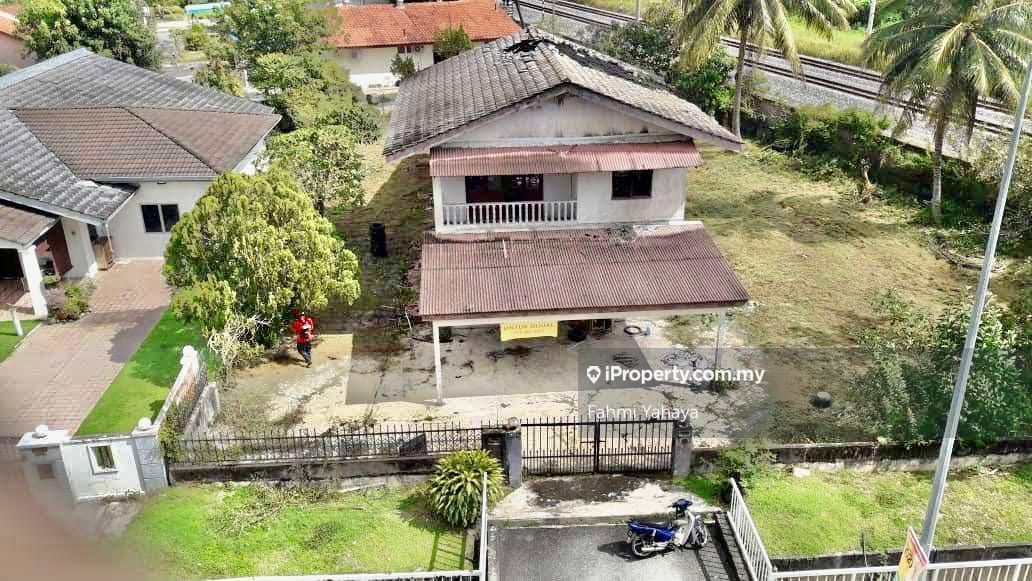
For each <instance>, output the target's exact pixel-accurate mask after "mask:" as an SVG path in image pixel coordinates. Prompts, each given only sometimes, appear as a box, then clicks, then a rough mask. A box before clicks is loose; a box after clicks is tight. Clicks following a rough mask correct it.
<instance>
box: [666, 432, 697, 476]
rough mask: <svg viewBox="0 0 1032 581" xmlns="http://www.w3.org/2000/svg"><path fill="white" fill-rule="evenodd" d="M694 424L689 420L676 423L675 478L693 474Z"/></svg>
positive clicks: (673, 464) (674, 445)
mask: <svg viewBox="0 0 1032 581" xmlns="http://www.w3.org/2000/svg"><path fill="white" fill-rule="evenodd" d="M692 431H693V430H692V423H691V422H690V421H688V420H677V421H676V422H674V444H673V449H672V450H671V452H672V454H673V462H672V463H671V465H672V467H673V470H672V471H673V476H674V478H681V477H683V476H688V475H689V474H691V473H692V455H693V450H694V448H695V438H693V437H692Z"/></svg>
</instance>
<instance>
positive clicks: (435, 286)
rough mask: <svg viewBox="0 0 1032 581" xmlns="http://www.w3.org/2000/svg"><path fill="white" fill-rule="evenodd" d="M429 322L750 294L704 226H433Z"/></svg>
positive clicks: (673, 304)
mask: <svg viewBox="0 0 1032 581" xmlns="http://www.w3.org/2000/svg"><path fill="white" fill-rule="evenodd" d="M422 256H423V258H422V268H421V274H420V276H421V280H420V291H419V312H420V315H422V316H423V317H425V318H428V319H449V318H451V319H456V318H463V319H465V318H478V317H490V316H492V315H494V316H498V315H503V314H519V315H533V314H546V313H547V314H557V313H585V312H617V311H648V310H668V309H682V308H702V307H707V306H710V307H717V306H733V305H741V304H743V303H745V302H746V301H748V300H749V293H748V292H747V291H746V290H745V288H744V287H743V286H742V284H741V282H739V280H738V277H737V276H736V275H735V273H734V271H733V270H732V269H731V266H730V265H728V263H727V260H725V259H724V256H723V255H722V254H721V253H720V250H719V249H718V248H717V246H716V244H714V243H713V240H712V239H711V238H710V237H709V235H708V234H707V233H706V230H705V229H704V228H703V227H702V226H701V225H699V224H685V225H677V226H639V227H635V228H633V230H631V231H630V233H623V232H621V231H620V230H619V229H612V230H605V229H592V230H556V231H545V232H541V231H537V232H535V231H531V232H508V233H493V234H450V235H449V234H439V233H434V232H428V233H427V234H426V236H425V239H424V241H423V251H422Z"/></svg>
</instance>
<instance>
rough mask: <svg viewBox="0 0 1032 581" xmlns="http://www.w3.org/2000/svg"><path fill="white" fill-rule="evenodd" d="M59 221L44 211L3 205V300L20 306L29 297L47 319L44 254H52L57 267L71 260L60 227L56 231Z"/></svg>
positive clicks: (0, 235)
mask: <svg viewBox="0 0 1032 581" xmlns="http://www.w3.org/2000/svg"><path fill="white" fill-rule="evenodd" d="M58 221H59V220H58V218H57V217H55V216H52V215H49V214H45V213H43V212H37V211H34V210H30V209H28V208H25V207H22V206H15V205H13V204H6V203H5V204H0V300H2V301H3V302H4V303H7V304H11V305H16V304H18V303H19V302H20V301H21V299H22V297H24V296H25V295H26V294H27V295H28V296H29V302H30V303H31V305H32V312H33V314H34V315H35V316H37V317H46V316H47V314H48V313H47V301H46V296H45V295H44V293H43V271H42V269H41V268H40V265H39V261H40V254H46V253H50V254H51V256H52V259H53V261H54V263H55V268H60V267H59V265H58V264H59V263H61V262H66V261H67V249H63V251H64V252H63V254H62V252H61V251H62V248H60V245H61V244H59V243H58V240H57V238H60V243H62V244H63V241H64V237H63V235H60V236H56V235H50V233H51V232H52V231H53V232H56V233H57V234H61V229H60V228H56V229H55V228H54V226H55V225H57V223H58Z"/></svg>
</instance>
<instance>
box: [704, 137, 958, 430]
mask: <svg viewBox="0 0 1032 581" xmlns="http://www.w3.org/2000/svg"><path fill="white" fill-rule="evenodd" d="M703 156H704V159H705V160H706V166H705V167H703V168H700V169H698V170H693V171H692V172H690V173H689V178H688V199H687V204H686V210H685V216H686V218H687V219H701V220H702V221H703V223H704V224H705V225H706V228H707V230H708V231H709V232H710V234H711V235H712V236H713V238H714V240H715V241H716V243H717V245H718V246H719V247H720V249H721V250H722V251H723V252H724V254H725V255H726V256H727V258H728V260H729V261H730V263H731V265H732V266H733V267H734V269H735V272H736V273H737V274H738V276H739V277H740V278H741V280H742V282H743V284H744V285H745V287H746V289H747V290H748V291H749V293H750V294H751V295H752V297H753V299H754V301H755V302H756V307H755V310H754V311H753V312H751V313H740V314H738V315H737V316H736V317H735V318H734V321H733V329H734V330H735V331H736V332H737V333H739V334H740V335H742V339H743V340H744V341H745V342H746V344H747V345H749V346H751V347H758V348H767V349H768V350H767V352H766V353H767V355H768V357H767V359H766V360H765V361H763V362H762V366H763V367H765V368H766V369H767V370H768V377H769V378H771V379H772V380H777V381H778V385H775V386H773V387H768V392H769V393H770V394H771V395H772V396H773V398H774V401H772V402H770V404H771V405H768V406H767V409H768V410H769V411H770V415H771V416H772V418H773V421H772V422H771V426H770V427H771V431H770V432H769V433H767V434H766V435H768V436H770V437H773V438H775V439H778V440H792V439H807V438H812V439H822V438H825V437H843V436H844V434H842V433H833V432H835V430H834V426H833V425H832V424H833V422H832V421H831V419H830V418H829V417H828V414H827V413H823V412H822V414H823V415H821V417H810V416H812V415H814V414H815V412H814V410H813V409H812V408H811V407H810V405H809V404H808V403H807V401H806V397H807V396H808V395H810V394H812V393H814V392H816V391H820V390H825V391H829V392H831V393H832V395H834V396H836V401H838V400H839V399H840V398H839V397H838V396H840V395H841V394H842V393H844V388H845V387H846V385H847V383H848V378H849V373H848V371H849V370H850V365H855V364H856V362H855V361H852V360H846V355H844V353H846V352H844V351H842V350H841V349H836V348H847V349H848V348H853V347H856V342H855V340H854V336H855V333H856V331H857V330H858V329H860V328H863V327H870V326H871V325H877V324H879V322H880V320H879V319H878V317H877V315H876V313H875V312H874V309H873V307H872V303H871V301H872V299H873V298H874V297H875V296H876V295H877V294H879V293H883V292H885V291H886V290H889V289H896V290H897V291H899V293H900V294H901V295H903V297H904V298H906V299H907V300H910V301H913V302H915V303H916V304H917V305H919V306H921V307H922V308H924V309H927V310H931V311H933V312H935V311H938V310H939V309H941V308H942V305H944V304H947V303H949V302H951V301H956V300H959V298H960V297H961V296H963V294H964V292H965V291H964V289H965V286H966V285H969V284H973V283H974V280H975V279H974V276H973V275H972V274H971V273H970V272H959V271H957V270H955V269H953V268H951V266H950V265H949V264H948V263H947V262H946V261H944V260H941V259H939V258H938V257H937V256H936V255H935V254H934V253H933V252H932V251H931V250H930V249H929V247H928V237H929V235H930V231H928V230H926V229H924V228H922V227H920V226H917V225H915V224H916V222H917V221H918V215H919V212H920V210H919V209H917V208H905V207H897V206H893V205H890V204H886V203H881V202H877V201H876V202H874V203H872V204H870V205H868V206H861V205H858V204H857V203H855V202H854V201H853V199H852V197H851V195H850V194H851V192H852V191H854V190H853V189H852V188H853V184H851V183H848V182H842V183H838V182H835V181H821V180H818V179H815V178H810V177H809V176H808V175H807V174H806V173H804V172H802V171H800V169H799V165H798V163H796V162H794V161H792V160H791V159H788V158H786V157H784V156H781V155H778V154H774V153H770V152H767V151H766V150H760V149H758V148H757V147H755V146H752V145H749V146H747V147H746V150H745V153H743V154H739V155H735V154H728V153H723V152H718V151H714V150H709V149H705V150H704V151H703ZM780 348H798V349H796V350H794V351H788V350H785V349H780ZM850 353H852V352H850ZM782 404H784V405H782ZM834 411H835V410H831V412H834ZM862 436H863V435H862V434H855V435H850V437H862Z"/></svg>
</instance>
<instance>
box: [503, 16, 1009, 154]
mask: <svg viewBox="0 0 1032 581" xmlns="http://www.w3.org/2000/svg"><path fill="white" fill-rule="evenodd" d="M518 2H519V4H520V5H521V6H522V7H525V8H529V9H531V10H534V11H537V12H540V13H542V14H554V15H555V16H556V17H559V18H563V19H566V20H571V21H574V22H580V23H582V24H588V25H592V26H605V27H612V26H615V25H619V24H626V23H629V22H634V21H635V20H636V19H635V18H634V17H633V16H631V15H629V14H624V13H622V12H615V11H612V10H606V9H603V8H597V7H595V6H588V5H585V4H580V3H578V2H572V1H570V0H543V1H534V0H518ZM721 43H722V44H724V45H725V46H728V47H731V48H734V49H738V48H739V45H740V43H739V42H738V41H736V40H734V39H732V38H727V37H724V38H722V39H721ZM764 55H765V56H766V57H774V58H778V59H782V53H781V51H779V50H776V49H767V50H766V51H764ZM799 60H800V62H801V63H802V64H803V66H804V67H805V68H807V69H809V73H810V74H807V75H806V76H805V80H804V82H805V83H807V84H809V85H814V86H818V87H822V88H826V89H832V90H835V91H837V92H840V93H844V94H846V95H850V96H854V97H858V98H862V99H866V100H869V101H874V102H878V103H887V104H889V105H892V106H895V107H900V108H902V107H904V106H905V105H906V103H905V102H904V101H902V100H900V99H884V98H883V97H882V95H881V94H880V93H879V92H878V91H876V90H874V91H872V90H870V89H866V88H863V87H858V86H851V85H846V84H844V83H842V82H841V80H833V79H829V78H822V77H820V76H819V74H818V73H819V72H825V73H834V74H839V75H845V76H849V77H853V78H857V79H862V80H865V81H868V82H871V83H876V84H878V85H879V86H880V85H881V82H882V80H883V79H882V76H881V75H880V74H878V73H877V72H875V71H871V70H867V69H863V68H860V67H854V66H851V65H845V64H841V63H835V62H830V61H826V60H824V59H818V58H815V57H810V56H805V55H800V58H799ZM746 62H748V63H749V65H750V66H751V67H753V68H756V69H757V70H761V71H764V72H765V73H770V74H773V75H777V76H780V77H787V78H793V79H794V78H797V75H796V74H795V71H793V70H792V69H791V68H790V67H789V66H787V65H785V66H782V65H779V64H774V63H771V62H769V61H765V60H763V58H757V57H755V56H747V57H746ZM980 107H981V108H982V109H985V110H988V111H992V112H996V113H1002V114H1007V113H1009V111H1007V110H1006V109H1004V108H1003V107H1000V106H999V105H997V104H995V103H989V102H983V103H982V104H981V105H980ZM922 112H923V110H922ZM975 128H976V129H980V130H982V131H986V132H989V133H993V134H996V135H1009V134H1010V131H1011V129H1010V126H1009V125H1001V124H998V123H993V122H990V121H984V120H978V121H976V122H975Z"/></svg>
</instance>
